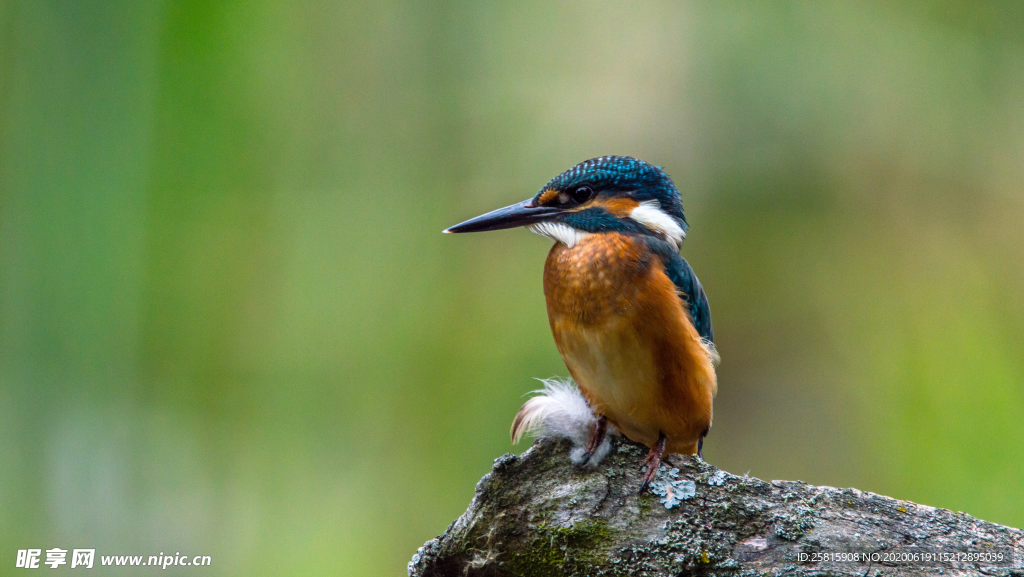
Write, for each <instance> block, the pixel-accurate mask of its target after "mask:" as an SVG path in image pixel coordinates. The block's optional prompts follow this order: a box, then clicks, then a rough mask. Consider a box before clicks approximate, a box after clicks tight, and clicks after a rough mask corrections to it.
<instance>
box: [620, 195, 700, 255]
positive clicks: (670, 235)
mask: <svg viewBox="0 0 1024 577" xmlns="http://www.w3.org/2000/svg"><path fill="white" fill-rule="evenodd" d="M629 218H631V219H633V220H635V221H637V222H639V223H640V224H642V225H644V226H645V227H647V228H648V229H650V230H652V231H654V232H658V233H661V234H662V235H664V236H665V240H667V241H669V242H671V243H672V244H674V245H675V247H676V250H679V247H680V246H682V244H683V239H684V238H685V237H686V231H685V230H683V227H681V226H679V223H678V222H676V219H674V218H672V217H671V216H669V215H668V214H667V213H666V212H665V211H663V210H661V203H660V202H658V201H656V200H645V201H643V202H641V203H640V206H638V207H636V208H634V209H633V210H632V212H630V213H629Z"/></svg>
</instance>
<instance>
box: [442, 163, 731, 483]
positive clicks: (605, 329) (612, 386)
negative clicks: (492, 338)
mask: <svg viewBox="0 0 1024 577" xmlns="http://www.w3.org/2000/svg"><path fill="white" fill-rule="evenodd" d="M515 227H527V228H528V229H529V230H530V231H532V232H535V233H537V234H540V235H543V236H545V237H548V238H550V239H551V240H553V241H554V245H553V246H552V247H551V250H550V252H549V253H548V256H547V260H546V261H545V264H544V278H543V285H544V297H545V302H546V305H547V313H548V320H549V322H550V325H551V332H552V335H553V336H554V340H555V345H556V346H557V348H558V352H559V353H560V354H561V356H562V359H563V360H564V362H565V365H566V367H567V368H568V370H569V373H570V375H572V378H573V380H574V381H575V382H576V384H577V385H578V387H579V391H580V392H582V394H583V396H584V397H585V398H586V401H587V403H588V404H589V407H590V408H591V409H592V410H593V414H594V416H596V418H595V419H594V420H593V422H592V424H591V425H590V430H589V436H588V439H587V443H586V450H585V452H584V453H583V454H582V458H581V459H580V461H582V462H583V463H584V464H585V463H586V462H587V461H588V460H589V459H590V458H591V457H592V456H593V454H594V452H595V451H598V450H599V447H601V445H602V444H603V443H604V444H606V443H605V437H606V435H607V434H608V430H609V428H610V427H609V425H611V426H613V427H614V428H615V429H616V430H617V431H618V432H620V433H621V434H623V435H625V436H626V437H627V438H628V439H630V440H631V441H634V442H637V443H642V444H643V445H645V446H647V447H649V449H650V450H649V452H648V454H647V456H646V457H645V458H644V459H643V461H642V464H641V467H642V469H643V470H644V473H643V475H642V477H641V479H642V483H641V486H640V491H641V492H643V491H644V490H645V489H646V488H647V487H648V486H649V485H650V483H651V481H652V480H653V478H654V476H655V474H656V472H657V470H658V468H659V466H660V464H661V460H662V458H663V457H664V455H665V454H666V453H681V454H691V455H692V454H695V453H696V454H697V455H698V456H699V457H700V458H701V459H703V456H704V454H703V444H704V438H705V437H706V436H707V434H708V432H709V430H710V428H711V422H712V404H713V399H714V397H715V394H716V393H717V390H718V381H717V376H716V372H715V364H716V363H717V362H718V353H717V350H716V349H715V346H714V334H713V331H712V327H711V310H710V307H709V305H708V299H707V295H706V294H705V293H704V288H703V287H702V286H701V284H700V281H699V280H698V279H697V275H696V274H695V273H694V271H693V268H692V267H691V266H690V265H689V263H687V262H686V260H685V259H684V258H683V257H682V256H680V254H679V251H680V249H681V247H682V244H683V239H684V238H685V237H686V232H687V230H688V229H689V224H688V223H687V221H686V216H685V215H684V213H683V204H682V198H681V195H680V193H679V190H678V189H677V188H676V186H675V184H674V183H673V182H672V179H671V178H669V176H668V174H666V173H665V171H664V170H663V169H662V168H661V167H658V166H654V165H652V164H649V163H647V162H644V161H643V160H639V159H637V158H633V157H629V156H602V157H599V158H593V159H590V160H586V161H584V162H581V163H579V164H577V165H576V166H574V167H572V168H570V169H569V170H566V171H565V172H563V173H561V174H559V175H558V176H556V177H554V178H553V179H551V181H549V182H548V183H547V184H546V185H545V186H544V187H543V188H541V190H540V191H539V192H538V193H537V194H536V195H534V196H533V197H531V198H529V199H527V200H524V201H522V202H519V203H516V204H513V205H510V206H506V207H504V208H499V209H497V210H494V211H491V212H488V213H486V214H483V215H481V216H477V217H475V218H471V219H469V220H467V221H465V222H462V223H460V224H457V225H455V226H452V227H450V228H448V229H446V230H444V232H445V233H468V232H483V231H493V230H501V229H507V228H515ZM534 408H536V407H534ZM530 410H531V409H530V403H529V402H528V403H527V404H525V405H524V406H523V409H521V410H520V412H519V414H517V415H516V418H515V420H514V421H513V427H512V429H513V437H514V438H516V437H517V433H521V431H522V429H523V428H524V426H526V424H527V423H528V422H529V421H530V419H531V418H532V416H531V414H530ZM605 452H607V450H605Z"/></svg>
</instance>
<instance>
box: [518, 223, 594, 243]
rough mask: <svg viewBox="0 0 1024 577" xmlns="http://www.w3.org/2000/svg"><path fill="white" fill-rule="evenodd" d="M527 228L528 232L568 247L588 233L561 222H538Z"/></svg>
mask: <svg viewBox="0 0 1024 577" xmlns="http://www.w3.org/2000/svg"><path fill="white" fill-rule="evenodd" d="M528 228H529V229H530V232H535V233H537V234H539V235H541V236H546V237H548V238H550V239H551V240H553V241H555V242H560V243H562V244H564V245H566V246H568V247H569V248H572V247H574V246H576V243H578V242H579V241H580V239H582V238H583V237H584V236H586V235H587V234H589V233H586V232H583V231H582V230H576V229H575V228H573V227H571V226H569V225H567V224H565V223H562V222H538V223H537V224H531V225H530V226H529V227H528Z"/></svg>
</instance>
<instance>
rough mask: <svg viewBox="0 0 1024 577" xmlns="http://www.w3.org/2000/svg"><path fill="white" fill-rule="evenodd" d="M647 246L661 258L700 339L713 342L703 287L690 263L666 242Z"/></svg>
mask: <svg viewBox="0 0 1024 577" xmlns="http://www.w3.org/2000/svg"><path fill="white" fill-rule="evenodd" d="M647 244H648V246H650V247H651V250H652V251H653V252H654V253H655V254H657V255H658V256H659V257H660V258H661V262H662V264H663V265H664V266H665V273H666V274H667V275H668V278H669V279H671V280H672V282H673V283H674V284H675V285H676V288H677V289H679V294H680V297H681V298H682V299H683V302H684V303H685V304H686V307H687V308H688V309H689V311H690V316H691V317H692V319H693V327H694V328H695V329H697V332H698V333H699V334H700V336H701V337H703V338H705V339H707V340H708V341H711V342H714V340H715V336H714V331H713V330H712V329H711V308H710V307H709V306H708V297H707V295H705V294H704V287H702V286H700V281H699V280H697V274H696V273H695V272H693V268H691V267H690V263H688V262H686V259H684V258H683V257H681V256H679V253H678V252H676V251H675V247H673V246H671V245H669V244H668V243H667V242H664V241H661V240H654V241H653V242H652V241H650V240H649V241H648V243H647Z"/></svg>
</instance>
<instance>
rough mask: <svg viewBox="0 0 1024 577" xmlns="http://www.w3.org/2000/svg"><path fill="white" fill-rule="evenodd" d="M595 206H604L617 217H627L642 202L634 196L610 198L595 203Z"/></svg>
mask: <svg viewBox="0 0 1024 577" xmlns="http://www.w3.org/2000/svg"><path fill="white" fill-rule="evenodd" d="M594 205H595V206H603V207H604V208H605V210H607V211H608V212H610V213H612V215H613V216H615V217H616V218H626V217H627V216H629V213H631V212H633V209H634V208H636V207H638V206H640V204H639V203H638V202H637V201H635V200H633V199H632V198H610V199H608V200H606V201H604V202H601V203H594Z"/></svg>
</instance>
